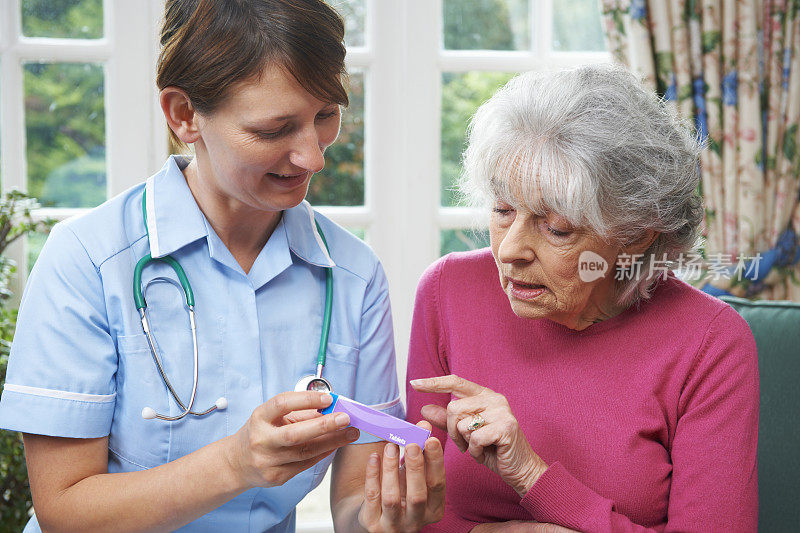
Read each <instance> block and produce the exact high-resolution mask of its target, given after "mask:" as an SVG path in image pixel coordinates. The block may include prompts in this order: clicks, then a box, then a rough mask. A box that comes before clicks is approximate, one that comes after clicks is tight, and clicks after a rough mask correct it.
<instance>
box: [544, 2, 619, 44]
mask: <svg viewBox="0 0 800 533" xmlns="http://www.w3.org/2000/svg"><path fill="white" fill-rule="evenodd" d="M605 49H606V45H605V41H604V40H603V29H602V27H601V26H600V2H598V1H597V0H559V1H558V2H553V50H558V51H581V50H592V51H601V52H602V51H603V50H605Z"/></svg>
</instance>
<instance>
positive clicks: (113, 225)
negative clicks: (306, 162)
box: [0, 156, 404, 532]
mask: <svg viewBox="0 0 800 533" xmlns="http://www.w3.org/2000/svg"><path fill="white" fill-rule="evenodd" d="M187 164H188V160H186V159H184V158H181V157H177V156H173V157H171V158H170V159H169V160H168V161H167V162H166V164H165V165H164V167H163V168H162V169H161V170H160V171H159V172H158V173H157V174H155V175H154V176H152V177H151V178H149V179H148V181H147V188H148V198H147V200H148V211H149V213H148V223H149V226H150V228H149V229H150V238H149V239H148V238H147V236H146V234H145V227H144V222H143V220H142V193H143V191H144V185H138V186H136V187H134V188H132V189H130V190H129V191H127V192H125V193H123V194H121V195H120V196H117V197H116V198H114V199H112V200H109V201H108V202H106V203H104V204H103V205H101V206H100V207H98V208H96V209H93V210H92V211H90V212H89V213H88V214H86V215H85V216H81V217H78V218H74V219H70V220H68V221H65V222H62V223H59V224H58V225H56V227H55V228H53V231H52V233H51V235H50V237H49V238H48V240H47V243H46V244H45V246H44V249H43V250H42V253H41V255H40V257H39V259H38V261H37V262H36V265H35V267H34V269H33V272H32V273H31V275H30V278H29V281H28V285H27V287H26V289H25V293H24V295H23V298H22V304H21V307H20V312H19V317H18V322H17V329H16V334H15V337H14V342H13V345H12V348H11V357H10V360H9V365H8V374H7V378H6V383H5V387H4V389H3V393H2V398H1V399H0V427H2V428H5V429H9V430H13V431H22V432H26V433H35V434H41V435H52V436H59V437H77V438H95V437H103V436H106V435H108V437H109V441H108V447H109V454H108V471H109V472H111V473H115V472H130V471H136V470H144V469H146V468H152V467H154V466H158V465H161V464H164V463H167V462H169V461H173V460H175V459H177V458H179V457H181V456H183V455H186V454H189V453H191V452H193V451H195V450H197V449H199V448H201V447H203V446H205V445H206V444H209V443H211V442H213V441H216V440H219V439H220V438H222V437H224V436H226V435H231V434H233V433H235V432H236V431H237V430H238V429H239V428H240V427H241V426H242V425H243V424H244V423H245V421H246V420H247V419H248V417H249V416H250V414H251V413H252V411H253V409H254V408H255V407H257V406H258V405H260V404H262V403H264V402H265V401H267V400H268V399H269V398H271V397H273V396H275V395H276V394H278V393H280V392H284V391H290V390H293V389H294V386H295V383H296V382H297V380H298V379H300V378H301V377H302V376H305V375H308V374H313V373H314V371H315V368H316V354H317V349H318V347H319V339H320V333H321V328H322V314H323V307H324V299H325V268H324V267H327V266H332V267H333V290H334V293H333V312H332V323H331V331H330V338H329V341H328V350H327V363H326V365H325V370H324V372H323V376H325V377H326V378H327V379H328V380H329V381H330V382H331V383H332V385H333V387H334V390H335V391H336V392H337V393H339V394H342V395H344V396H347V397H350V398H353V399H355V400H357V401H359V402H361V403H364V404H367V405H372V406H373V407H376V408H377V409H380V410H382V411H385V412H387V413H390V414H392V415H394V416H398V417H402V416H403V415H404V412H403V411H404V407H403V404H402V403H401V401H400V394H399V390H398V385H397V377H396V372H395V353H394V341H393V336H392V318H391V311H390V307H389V292H388V286H387V282H386V277H385V275H384V272H383V268H382V267H381V265H380V262H379V261H378V259H377V257H376V256H375V254H374V253H373V252H372V250H370V248H369V247H368V246H367V245H366V244H364V243H363V242H361V241H360V240H359V239H357V238H356V237H354V236H353V235H351V234H350V233H349V232H347V231H346V230H344V229H342V228H340V227H339V226H337V225H336V224H334V223H333V222H331V221H330V220H328V219H327V218H325V217H324V216H322V215H320V214H318V213H314V212H313V211H312V209H311V207H310V206H309V205H308V203H307V202H305V201H304V202H303V203H301V204H300V205H298V206H297V207H294V208H292V209H288V210H286V211H284V212H283V216H282V217H281V220H280V223H279V224H278V226H277V227H276V228H275V231H274V232H273V234H272V235H271V236H270V238H269V240H268V242H267V244H266V245H265V246H264V249H263V250H262V251H261V253H260V254H259V256H258V258H257V259H256V261H255V263H254V264H253V266H252V268H251V269H250V272H249V273H247V274H245V273H244V271H243V270H242V268H241V266H240V265H239V264H238V263H237V262H236V260H235V259H234V258H233V256H232V255H231V253H230V252H229V251H228V249H227V248H226V247H225V245H224V244H223V243H222V241H221V240H220V238H219V237H218V236H217V235H216V233H215V232H214V229H213V228H212V227H211V225H210V224H209V223H208V221H207V220H206V218H205V217H204V216H203V213H202V212H201V211H200V209H199V207H198V206H197V204H196V203H195V201H194V198H193V196H192V194H191V192H190V190H189V187H188V186H187V184H186V180H185V179H184V177H183V174H182V172H181V169H182V168H185V166H186V165H187ZM151 199H152V202H151ZM151 206H152V207H151ZM314 218H316V220H317V221H318V222H319V224H320V226H321V227H322V230H323V233H324V235H325V238H326V239H327V242H328V245H329V247H330V256H328V253H327V252H326V250H325V247H324V246H323V244H322V242H321V240H320V236H319V234H318V233H317V232H316V230H315V227H314ZM146 253H151V254H152V255H153V257H160V256H164V255H167V254H171V255H172V256H173V257H175V258H176V259H177V260H178V261H179V262H180V263H181V265H182V266H183V268H184V270H185V271H186V276H187V277H188V278H189V281H190V283H191V284H192V288H193V290H194V295H195V301H196V309H195V310H196V313H197V327H198V330H197V337H198V344H199V358H200V361H199V379H198V389H197V399H196V401H195V407H194V410H196V411H200V410H204V409H206V408H208V407H209V406H211V405H213V403H214V402H215V401H216V400H217V398H219V397H221V396H224V397H225V398H227V399H228V407H227V409H224V410H218V411H215V412H212V413H210V414H208V415H206V416H204V417H199V418H198V417H195V416H187V417H185V418H183V419H182V420H179V421H176V422H164V421H160V420H145V419H143V418H142V416H141V412H142V409H143V408H144V407H146V406H150V407H152V408H153V409H155V410H156V411H157V412H159V413H169V414H170V415H175V414H178V413H180V412H181V409H180V407H179V406H178V405H177V404H176V403H175V401H174V400H173V399H172V398H171V397H170V395H169V392H168V391H167V389H166V387H165V386H164V383H163V382H162V380H161V378H160V377H159V374H158V370H157V368H156V366H155V364H154V362H153V359H152V356H151V354H150V351H149V349H148V345H147V341H146V340H145V336H144V334H143V333H142V328H141V322H140V320H139V316H138V313H137V310H136V307H135V306H134V302H133V297H132V284H133V281H132V279H133V278H132V277H133V269H134V266H135V265H136V262H137V261H138V260H139V258H141V257H142V256H143V255H145V254H146ZM158 277H166V278H170V279H173V280H175V279H176V276H175V273H174V271H173V270H172V269H171V268H170V267H169V266H167V265H164V264H162V263H156V264H153V265H150V266H148V267H147V268H146V269H145V271H144V273H143V276H142V284H143V285H145V284H146V283H147V282H148V281H150V280H153V279H154V278H158ZM145 296H146V298H147V303H148V314H149V317H150V323H151V326H152V328H153V330H154V332H155V337H156V340H157V342H158V348H159V351H160V354H161V357H162V361H163V365H164V367H165V370H166V372H167V375H168V376H169V379H170V381H171V382H172V384H173V386H174V387H175V389H176V392H177V393H178V394H179V396H180V397H181V398H184V401H187V400H188V398H189V396H190V393H191V387H192V372H193V369H192V365H193V356H192V337H191V330H190V329H189V321H188V317H187V314H186V312H185V308H184V300H183V293H182V292H181V291H180V290H178V289H176V288H175V287H174V286H173V285H172V284H171V283H169V282H166V281H161V280H156V281H154V282H153V283H151V284H150V286H149V288H148V289H147V292H146V295H145ZM374 440H376V439H373V438H371V437H370V436H368V435H366V436H364V437H362V439H361V440H360V441H359V442H370V441H374ZM330 462H331V457H329V458H328V459H326V460H325V461H322V462H321V463H319V464H317V465H316V466H315V467H313V468H311V469H309V470H307V471H305V472H303V473H301V474H299V475H297V476H296V477H294V478H293V479H291V480H290V481H289V482H287V483H286V484H285V485H283V486H281V487H274V488H266V489H251V490H248V491H246V492H244V493H243V494H241V495H240V496H238V497H236V498H234V499H233V500H231V501H229V502H228V503H226V504H224V505H222V506H221V507H219V508H218V509H216V510H214V511H212V512H210V513H208V514H207V515H205V516H203V517H201V518H200V519H198V520H196V521H195V522H192V523H191V524H189V525H187V526H186V527H184V528H182V529H181V531H183V530H185V531H220V530H224V531H253V532H255V531H275V532H278V531H280V532H283V531H294V525H295V512H294V508H295V505H296V504H297V503H298V502H299V501H300V500H301V499H302V498H303V496H305V495H306V493H308V492H309V491H310V490H311V489H313V488H314V487H315V486H317V484H319V482H320V481H321V480H322V477H323V476H324V474H325V470H326V469H327V467H328V465H329V464H330ZM39 530H40V529H39V526H38V524H37V523H36V520H35V518H34V519H32V520H31V522H30V523H29V524H28V526H27V527H26V529H25V531H39Z"/></svg>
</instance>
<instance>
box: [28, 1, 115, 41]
mask: <svg viewBox="0 0 800 533" xmlns="http://www.w3.org/2000/svg"><path fill="white" fill-rule="evenodd" d="M21 7H22V34H23V35H25V36H26V37H56V38H69V39H98V38H100V37H102V36H103V0H22V5H21Z"/></svg>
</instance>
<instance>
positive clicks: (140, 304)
mask: <svg viewBox="0 0 800 533" xmlns="http://www.w3.org/2000/svg"><path fill="white" fill-rule="evenodd" d="M142 217H143V218H144V229H145V232H146V233H147V238H148V240H149V239H150V230H149V228H148V226H147V196H146V194H142ZM314 224H315V226H316V228H317V231H318V232H319V236H320V237H321V238H322V243H323V244H324V245H325V249H326V250H327V251H328V255H330V249H329V248H328V241H327V240H326V239H325V235H324V234H323V233H322V228H321V227H320V226H319V223H318V222H317V221H316V220H314ZM155 262H161V263H166V264H167V265H169V266H170V267H172V269H173V270H174V271H175V274H176V275H177V276H178V282H179V283H180V286H181V289H183V294H184V297H185V301H186V308H187V312H188V314H189V327H190V328H191V330H192V350H193V352H194V372H193V378H192V394H191V396H190V397H189V402H188V403H186V404H184V403H183V401H181V399H180V397H179V396H178V393H177V392H175V389H174V388H173V387H172V384H171V383H170V381H169V378H168V377H167V373H166V372H165V371H164V367H163V365H162V364H161V358H160V357H159V356H158V350H156V340H155V337H154V335H153V332H152V330H151V328H150V322H149V321H148V320H147V302H146V301H145V298H144V293H145V292H147V288H148V287H149V286H150V283H153V282H154V281H167V282H169V283H171V284H175V282H174V281H173V280H171V279H169V278H164V277H156V278H153V279H151V280H150V281H148V282H147V285H145V287H144V291H143V290H142V270H144V268H145V267H146V266H147V265H149V264H150V263H155ZM133 301H134V302H135V304H136V309H137V310H138V311H139V316H140V317H141V321H142V330H143V331H144V334H145V337H147V344H148V346H149V347H150V354H151V355H152V356H153V361H155V363H156V367H158V373H159V374H160V375H161V379H162V381H163V382H164V385H166V387H167V390H169V393H170V394H171V395H172V398H173V399H174V400H175V402H176V403H177V404H178V406H180V408H181V409H182V412H181V413H180V414H179V415H176V416H167V415H162V414H160V413H157V412H156V411H155V409H153V408H152V407H145V408H144V409H142V418H144V419H147V420H150V419H153V418H157V419H159V420H166V421H169V422H174V421H175V420H180V419H182V418H183V417H185V416H186V415H194V416H203V415H207V414H209V413H211V412H212V411H216V410H217V409H220V410H222V409H225V408H226V407H228V400H227V398H225V397H224V396H222V397H220V398H218V399H217V401H216V402H214V405H212V406H211V407H209V408H208V409H206V410H205V411H201V412H199V413H198V412H196V411H192V407H193V406H194V400H195V397H196V395H197V372H198V350H197V322H196V321H195V316H194V293H193V292H192V286H191V285H190V284H189V279H188V278H187V277H186V273H185V272H184V270H183V267H181V264H180V263H178V261H177V260H176V259H175V258H174V257H172V256H171V255H165V256H164V257H152V256H151V255H150V254H146V255H145V256H144V257H142V258H141V259H139V261H138V262H137V263H136V267H135V268H134V270H133ZM332 309H333V268H331V267H325V312H324V314H323V316H322V335H321V336H320V341H319V351H318V352H317V369H316V373H315V374H311V375H308V376H303V377H302V378H300V381H298V382H297V385H295V388H294V390H295V391H305V390H314V391H321V392H332V391H333V387H332V386H331V384H330V382H329V381H328V380H327V379H325V378H324V377H322V371H323V370H324V368H325V355H326V348H327V346H328V334H329V333H330V329H331V310H332Z"/></svg>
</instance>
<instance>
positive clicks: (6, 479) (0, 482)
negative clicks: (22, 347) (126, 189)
mask: <svg viewBox="0 0 800 533" xmlns="http://www.w3.org/2000/svg"><path fill="white" fill-rule="evenodd" d="M36 207H38V204H37V203H36V200H34V199H33V198H31V197H30V196H28V195H26V194H24V193H21V192H19V191H14V190H12V191H10V192H7V193H6V194H5V195H4V196H3V197H2V198H0V389H1V388H2V386H3V384H4V383H5V379H6V365H7V364H8V354H9V350H10V349H11V339H12V338H13V337H14V328H15V326H16V322H17V310H16V309H14V308H13V307H10V306H9V300H10V298H11V296H12V293H11V289H10V283H11V278H12V276H13V275H14V272H15V271H16V265H15V264H14V262H13V261H11V260H10V259H8V258H7V257H6V256H5V255H4V254H5V250H6V248H7V247H8V245H9V244H11V243H12V242H14V241H16V240H17V239H20V238H22V237H24V236H25V235H28V234H30V233H37V232H44V231H47V230H49V229H50V228H51V227H52V225H53V223H54V221H53V220H44V221H38V222H37V221H36V220H34V219H33V217H32V216H31V211H32V210H33V209H35V208H36ZM30 509H31V493H30V487H29V486H28V471H27V468H26V467H25V452H24V450H23V448H22V436H21V434H20V433H16V432H11V431H5V430H0V532H6V531H9V532H11V531H22V528H23V527H24V526H25V523H26V522H27V521H28V518H29V515H28V512H29V510H30Z"/></svg>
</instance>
